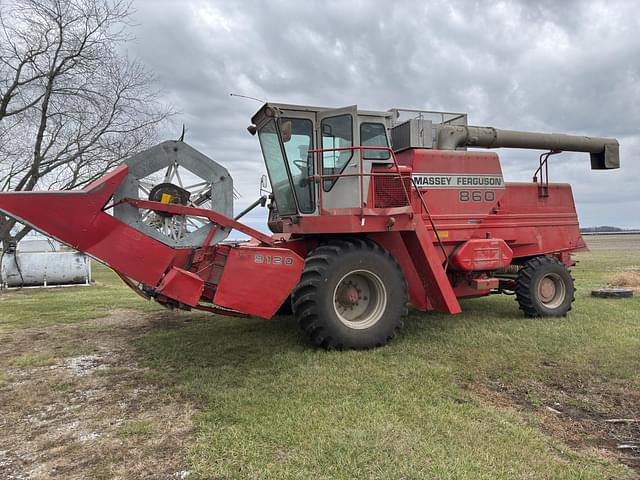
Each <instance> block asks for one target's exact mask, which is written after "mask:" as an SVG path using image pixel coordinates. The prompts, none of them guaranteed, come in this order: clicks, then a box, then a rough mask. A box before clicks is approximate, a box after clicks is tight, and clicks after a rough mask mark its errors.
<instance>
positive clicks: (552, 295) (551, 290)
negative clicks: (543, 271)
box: [537, 273, 567, 308]
mask: <svg viewBox="0 0 640 480" xmlns="http://www.w3.org/2000/svg"><path fill="white" fill-rule="evenodd" d="M537 290H538V291H537V295H538V298H539V299H540V301H541V302H542V303H543V304H544V305H545V306H546V307H547V308H557V307H558V306H560V305H561V304H562V302H564V299H565V298H566V295H567V290H566V287H565V285H564V283H563V281H562V279H561V278H560V276H559V275H558V274H556V273H548V274H547V275H545V276H544V277H542V278H541V279H540V281H539V283H538V289H537Z"/></svg>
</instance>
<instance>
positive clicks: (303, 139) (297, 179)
mask: <svg viewBox="0 0 640 480" xmlns="http://www.w3.org/2000/svg"><path fill="white" fill-rule="evenodd" d="M280 122H281V125H287V128H286V130H288V131H289V135H288V136H287V138H283V144H284V151H285V153H286V155H287V162H288V164H289V171H290V172H291V180H292V182H293V188H294V189H295V193H296V197H297V198H298V207H299V208H300V211H301V212H302V213H312V212H313V211H314V209H315V202H314V191H313V190H314V189H313V187H314V183H313V182H312V181H309V177H311V176H312V175H313V174H314V168H313V154H312V153H309V150H313V140H312V138H313V123H312V122H311V120H308V119H305V118H282V119H281V120H280ZM281 130H282V127H281Z"/></svg>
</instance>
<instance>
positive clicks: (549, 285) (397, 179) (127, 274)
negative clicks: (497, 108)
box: [0, 103, 619, 349]
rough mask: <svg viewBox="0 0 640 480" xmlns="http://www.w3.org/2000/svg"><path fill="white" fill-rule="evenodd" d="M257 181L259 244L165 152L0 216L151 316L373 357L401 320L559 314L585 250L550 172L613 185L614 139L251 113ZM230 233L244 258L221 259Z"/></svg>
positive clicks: (398, 118)
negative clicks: (526, 171) (212, 319)
mask: <svg viewBox="0 0 640 480" xmlns="http://www.w3.org/2000/svg"><path fill="white" fill-rule="evenodd" d="M248 130H249V132H250V133H252V134H257V137H258V139H259V141H260V146H261V148H262V154H263V156H264V161H265V164H266V168H267V172H268V174H269V178H270V183H271V188H272V193H271V195H270V196H269V198H268V199H267V198H266V197H263V198H261V199H259V200H257V201H256V202H255V203H254V205H253V206H254V207H255V206H258V205H260V204H262V205H263V206H264V205H265V203H266V202H267V201H268V202H269V204H268V208H269V221H268V225H269V228H270V229H271V231H272V232H273V233H274V235H271V236H270V235H266V234H264V233H261V232H259V231H256V230H254V229H252V228H250V227H248V226H246V225H244V224H242V223H240V222H238V217H239V216H241V215H242V214H244V213H246V211H245V212H242V214H241V215H239V216H238V217H236V218H235V219H234V218H233V182H232V179H231V177H230V176H229V172H228V171H227V170H226V169H225V168H224V167H222V166H221V165H219V164H218V163H216V162H214V161H213V160H211V159H210V158H208V157H206V156H205V155H203V154H201V153H199V152H198V151H196V150H194V149H193V148H192V147H190V146H189V145H187V144H185V143H183V142H180V141H167V142H164V143H161V144H159V145H156V146H155V147H153V148H151V149H149V150H147V151H145V152H142V153H140V154H138V155H136V156H134V157H132V158H130V159H128V160H127V161H125V162H124V163H123V164H122V165H120V166H119V167H118V168H116V169H115V170H113V171H112V172H110V173H109V174H108V175H106V176H105V177H103V178H102V179H100V180H98V181H96V182H95V183H93V184H91V185H89V186H88V187H87V188H85V189H84V190H80V191H64V192H60V191H57V192H53V191H42V192H27V193H22V192H18V193H3V194H0V211H2V212H4V213H5V214H7V215H10V216H12V217H15V218H17V219H18V220H20V221H22V222H24V223H26V224H29V225H31V226H33V227H34V228H35V229H37V230H39V231H41V232H44V233H45V234H47V235H50V236H52V237H55V238H57V239H58V240H60V241H62V242H64V243H66V244H69V245H70V246H72V247H73V248H76V249H78V250H80V251H82V252H85V253H87V254H89V255H91V256H93V257H94V258H96V259H97V260H99V261H100V262H102V263H104V264H106V265H108V266H109V267H111V268H112V269H113V270H115V271H116V272H117V273H118V275H120V277H121V278H122V280H123V281H124V282H125V283H126V284H127V285H128V286H130V287H131V288H133V289H134V290H136V291H137V292H138V293H139V294H140V295H142V296H143V297H145V298H147V299H153V300H155V301H157V302H158V303H160V304H161V305H163V306H165V307H167V308H180V309H185V310H204V311H207V312H212V313H218V314H223V315H237V316H257V317H262V318H265V319H269V318H271V317H272V316H273V315H274V314H276V312H277V311H278V310H279V309H281V308H283V309H284V308H286V307H287V306H289V305H290V307H291V308H292V310H293V314H294V315H295V316H296V317H297V319H298V321H299V323H300V326H301V328H302V329H303V331H304V333H305V335H306V336H307V337H308V338H309V340H310V341H311V342H312V343H313V344H315V345H317V346H320V347H323V348H327V349H348V348H353V349H362V348H370V347H375V346H380V345H384V344H385V343H386V342H387V341H388V340H390V339H391V338H393V337H394V335H395V334H396V332H397V331H398V330H399V329H400V328H401V327H402V322H403V320H402V319H403V317H404V316H405V315H406V314H407V304H408V303H411V304H412V305H413V307H414V308H416V309H417V310H420V311H431V310H435V311H438V312H445V313H449V314H457V313H460V311H461V310H460V304H459V303H458V299H459V298H465V297H480V296H485V295H490V294H494V293H511V294H513V293H515V296H516V299H517V301H518V303H519V305H520V309H521V310H522V311H523V312H524V314H525V315H527V316H532V317H537V316H562V315H565V314H566V313H567V312H568V311H569V310H570V309H571V304H572V302H573V300H574V288H573V280H572V278H571V275H570V273H569V270H568V269H569V268H570V267H571V266H573V265H574V263H575V262H574V261H573V260H572V253H574V252H576V251H579V250H582V249H584V248H585V243H584V241H583V240H582V238H581V237H580V233H579V230H578V218H577V215H576V210H575V206H574V202H573V196H572V192H571V187H570V186H569V185H567V184H558V183H549V177H548V164H549V161H548V159H549V157H550V156H551V155H553V154H556V153H559V152H561V151H575V152H587V153H589V154H590V156H591V168H592V169H597V170H602V169H613V168H618V167H619V157H618V142H617V141H616V140H614V139H607V138H594V137H580V136H570V135H560V134H540V133H527V132H516V131H509V130H498V129H495V128H490V127H472V126H468V125H467V117H466V115H465V114H455V113H446V112H423V111H408V110H397V109H394V110H390V111H388V112H376V111H362V110H358V109H357V108H356V107H355V106H353V107H347V108H342V109H329V108H318V107H311V106H297V105H283V104H274V103H268V104H265V105H264V106H263V107H262V108H260V110H259V111H258V112H257V113H256V114H255V116H254V117H253V119H252V124H251V126H250V127H249V128H248ZM468 147H481V148H489V149H491V148H498V147H508V148H524V149H538V150H545V151H546V153H544V154H542V155H541V156H540V158H539V162H538V164H537V167H538V168H537V170H536V171H535V173H534V175H533V181H532V182H530V183H505V181H504V179H503V176H502V170H501V167H500V160H499V158H498V156H497V155H496V154H495V153H492V152H484V151H478V150H467V148H468ZM232 229H235V230H237V231H239V232H242V233H243V234H246V235H248V236H249V237H251V240H250V241H245V242H227V241H225V239H226V237H227V236H228V235H229V232H230V231H231V230H232Z"/></svg>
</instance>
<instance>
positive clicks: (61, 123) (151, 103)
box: [0, 0, 171, 246]
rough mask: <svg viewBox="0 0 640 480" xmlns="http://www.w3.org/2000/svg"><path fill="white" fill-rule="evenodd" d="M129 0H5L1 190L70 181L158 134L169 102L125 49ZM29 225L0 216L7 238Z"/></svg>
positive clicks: (1, 236)
mask: <svg viewBox="0 0 640 480" xmlns="http://www.w3.org/2000/svg"><path fill="white" fill-rule="evenodd" d="M130 14H131V10H130V3H128V2H125V1H122V0H11V1H10V2H8V3H7V2H4V3H3V0H0V191H8V190H15V191H21V190H33V189H35V188H38V189H70V188H77V187H82V186H84V185H86V184H88V183H90V182H91V181H93V180H95V179H96V178H98V177H100V176H102V175H103V174H104V173H105V172H106V171H108V170H109V169H111V168H112V167H113V166H114V165H115V164H117V163H119V162H121V161H122V160H123V159H124V158H126V157H128V156H130V155H132V154H134V153H136V152H137V151H140V150H141V149H144V148H146V147H147V146H149V145H150V144H151V143H153V142H154V141H155V134H156V130H157V126H158V125H159V123H161V122H162V121H164V120H165V119H167V118H168V117H169V116H170V113H171V112H170V110H169V109H168V108H166V107H164V106H162V105H161V103H160V102H159V92H158V90H156V89H155V88H154V86H153V83H154V82H153V80H154V79H153V76H152V75H151V74H150V73H149V72H148V71H147V70H146V69H145V68H144V67H143V66H142V65H141V64H140V63H139V62H137V61H134V60H131V59H129V58H128V57H127V56H126V55H125V54H123V53H122V49H123V47H124V45H125V43H126V41H127V40H128V39H129V37H128V35H127V28H128V27H129V26H130V25H129V19H130ZM28 231H29V229H28V227H24V226H21V225H19V224H16V222H15V221H14V220H12V219H10V218H6V217H4V216H0V241H1V242H2V243H3V244H4V245H5V246H6V244H7V242H9V241H19V240H20V239H22V238H23V237H24V236H25V235H26V234H27V233H28Z"/></svg>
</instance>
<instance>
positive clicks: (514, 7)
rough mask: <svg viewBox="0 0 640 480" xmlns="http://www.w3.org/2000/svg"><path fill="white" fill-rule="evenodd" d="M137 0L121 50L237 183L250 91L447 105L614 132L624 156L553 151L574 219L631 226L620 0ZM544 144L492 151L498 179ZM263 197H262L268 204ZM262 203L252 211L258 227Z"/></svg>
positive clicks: (629, 92)
mask: <svg viewBox="0 0 640 480" xmlns="http://www.w3.org/2000/svg"><path fill="white" fill-rule="evenodd" d="M533 4H534V2H526V1H522V2H517V1H513V2H508V1H507V2H495V1H487V2H480V1H478V2H471V1H468V2H463V1H451V0H447V1H398V0H396V1H388V0H380V1H373V0H371V1H355V0H349V1H322V2H320V1H318V2H313V1H300V0H298V1H294V0H291V1H284V0H283V1H275V0H270V1H268V2H267V1H259V0H255V1H250V0H243V1H237V2H234V1H231V0H226V1H211V0H202V1H198V0H191V1H179V2H178V1H172V0H135V1H134V3H133V6H134V8H135V10H136V13H135V15H134V20H135V23H136V26H135V27H134V28H133V33H134V35H135V40H133V41H132V42H130V43H129V44H128V45H127V47H128V49H129V54H130V55H132V56H135V57H138V58H139V59H141V60H142V61H143V62H144V63H146V65H147V66H148V67H149V68H150V69H151V70H152V71H154V72H155V73H156V75H157V79H158V82H159V84H160V86H161V87H162V88H163V90H164V92H165V94H166V100H167V102H169V103H170V104H172V105H173V106H174V108H175V109H176V110H177V111H179V112H180V115H179V116H178V117H176V123H177V125H176V127H175V129H167V131H166V133H165V135H164V136H166V137H167V138H176V137H177V136H178V135H179V132H178V130H179V128H180V127H179V125H180V124H182V123H185V124H186V126H187V135H186V141H187V142H188V143H190V144H192V145H193V146H195V147H196V148H198V149H200V150H201V151H203V152H204V153H206V154H207V155H209V156H211V157H212V158H214V159H215V160H216V161H218V162H220V163H223V164H224V165H225V166H226V167H227V168H228V169H229V170H230V171H231V174H232V175H233V178H234V181H235V184H236V187H237V189H238V190H239V191H240V193H241V194H242V198H241V199H240V200H239V202H238V203H237V204H236V211H239V210H240V209H241V208H243V206H245V205H247V204H249V203H251V202H252V201H253V200H254V199H256V198H257V196H258V184H259V179H260V176H261V174H262V173H263V172H264V166H263V161H262V158H261V155H260V149H259V145H258V141H257V138H256V137H252V136H250V135H249V134H248V133H247V131H246V126H247V125H248V124H249V120H250V117H251V115H252V114H253V113H254V112H255V110H257V109H258V108H259V107H260V104H259V103H258V102H255V101H251V100H245V99H239V98H234V97H230V96H229V93H232V92H233V93H238V94H244V95H250V96H253V97H257V98H260V99H267V100H269V101H275V102H287V103H302V104H313V105H326V106H335V107H339V106H345V105H352V104H358V106H359V107H361V108H366V109H371V110H387V109H388V108H391V107H405V108H424V109H434V110H437V109H443V110H449V111H460V112H468V113H469V122H470V123H471V124H474V125H489V126H495V127H498V128H507V129H516V130H532V131H544V132H559V133H574V134H585V135H593V136H605V137H615V138H617V139H618V140H619V141H620V143H621V164H622V168H620V169H619V170H615V171H591V170H590V169H589V156H588V154H569V153H565V154H562V155H560V156H556V157H553V158H552V160H551V162H552V163H551V179H552V180H553V181H562V182H570V183H571V184H572V185H573V189H574V195H575V198H576V204H577V207H578V212H579V215H580V220H581V224H582V225H583V226H594V225H603V224H606V225H618V226H622V227H640V158H639V157H640V15H639V14H638V9H637V7H638V5H637V3H636V2H632V1H629V2H616V1H605V2H598V1H584V2H581V1H554V0H549V1H539V2H535V5H533ZM538 154H539V152H534V151H525V150H522V151H504V150H503V151H502V153H501V156H502V158H503V171H504V174H505V179H506V180H507V181H509V180H520V181H522V180H525V181H528V180H530V179H531V175H532V173H533V170H534V166H535V165H536V164H537V156H538ZM263 212H264V210H263ZM263 218H264V217H263V213H261V214H254V215H252V217H251V218H250V219H249V222H250V223H251V224H252V225H254V226H258V227H260V226H262V228H265V227H264V225H265V222H264V219H263Z"/></svg>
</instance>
